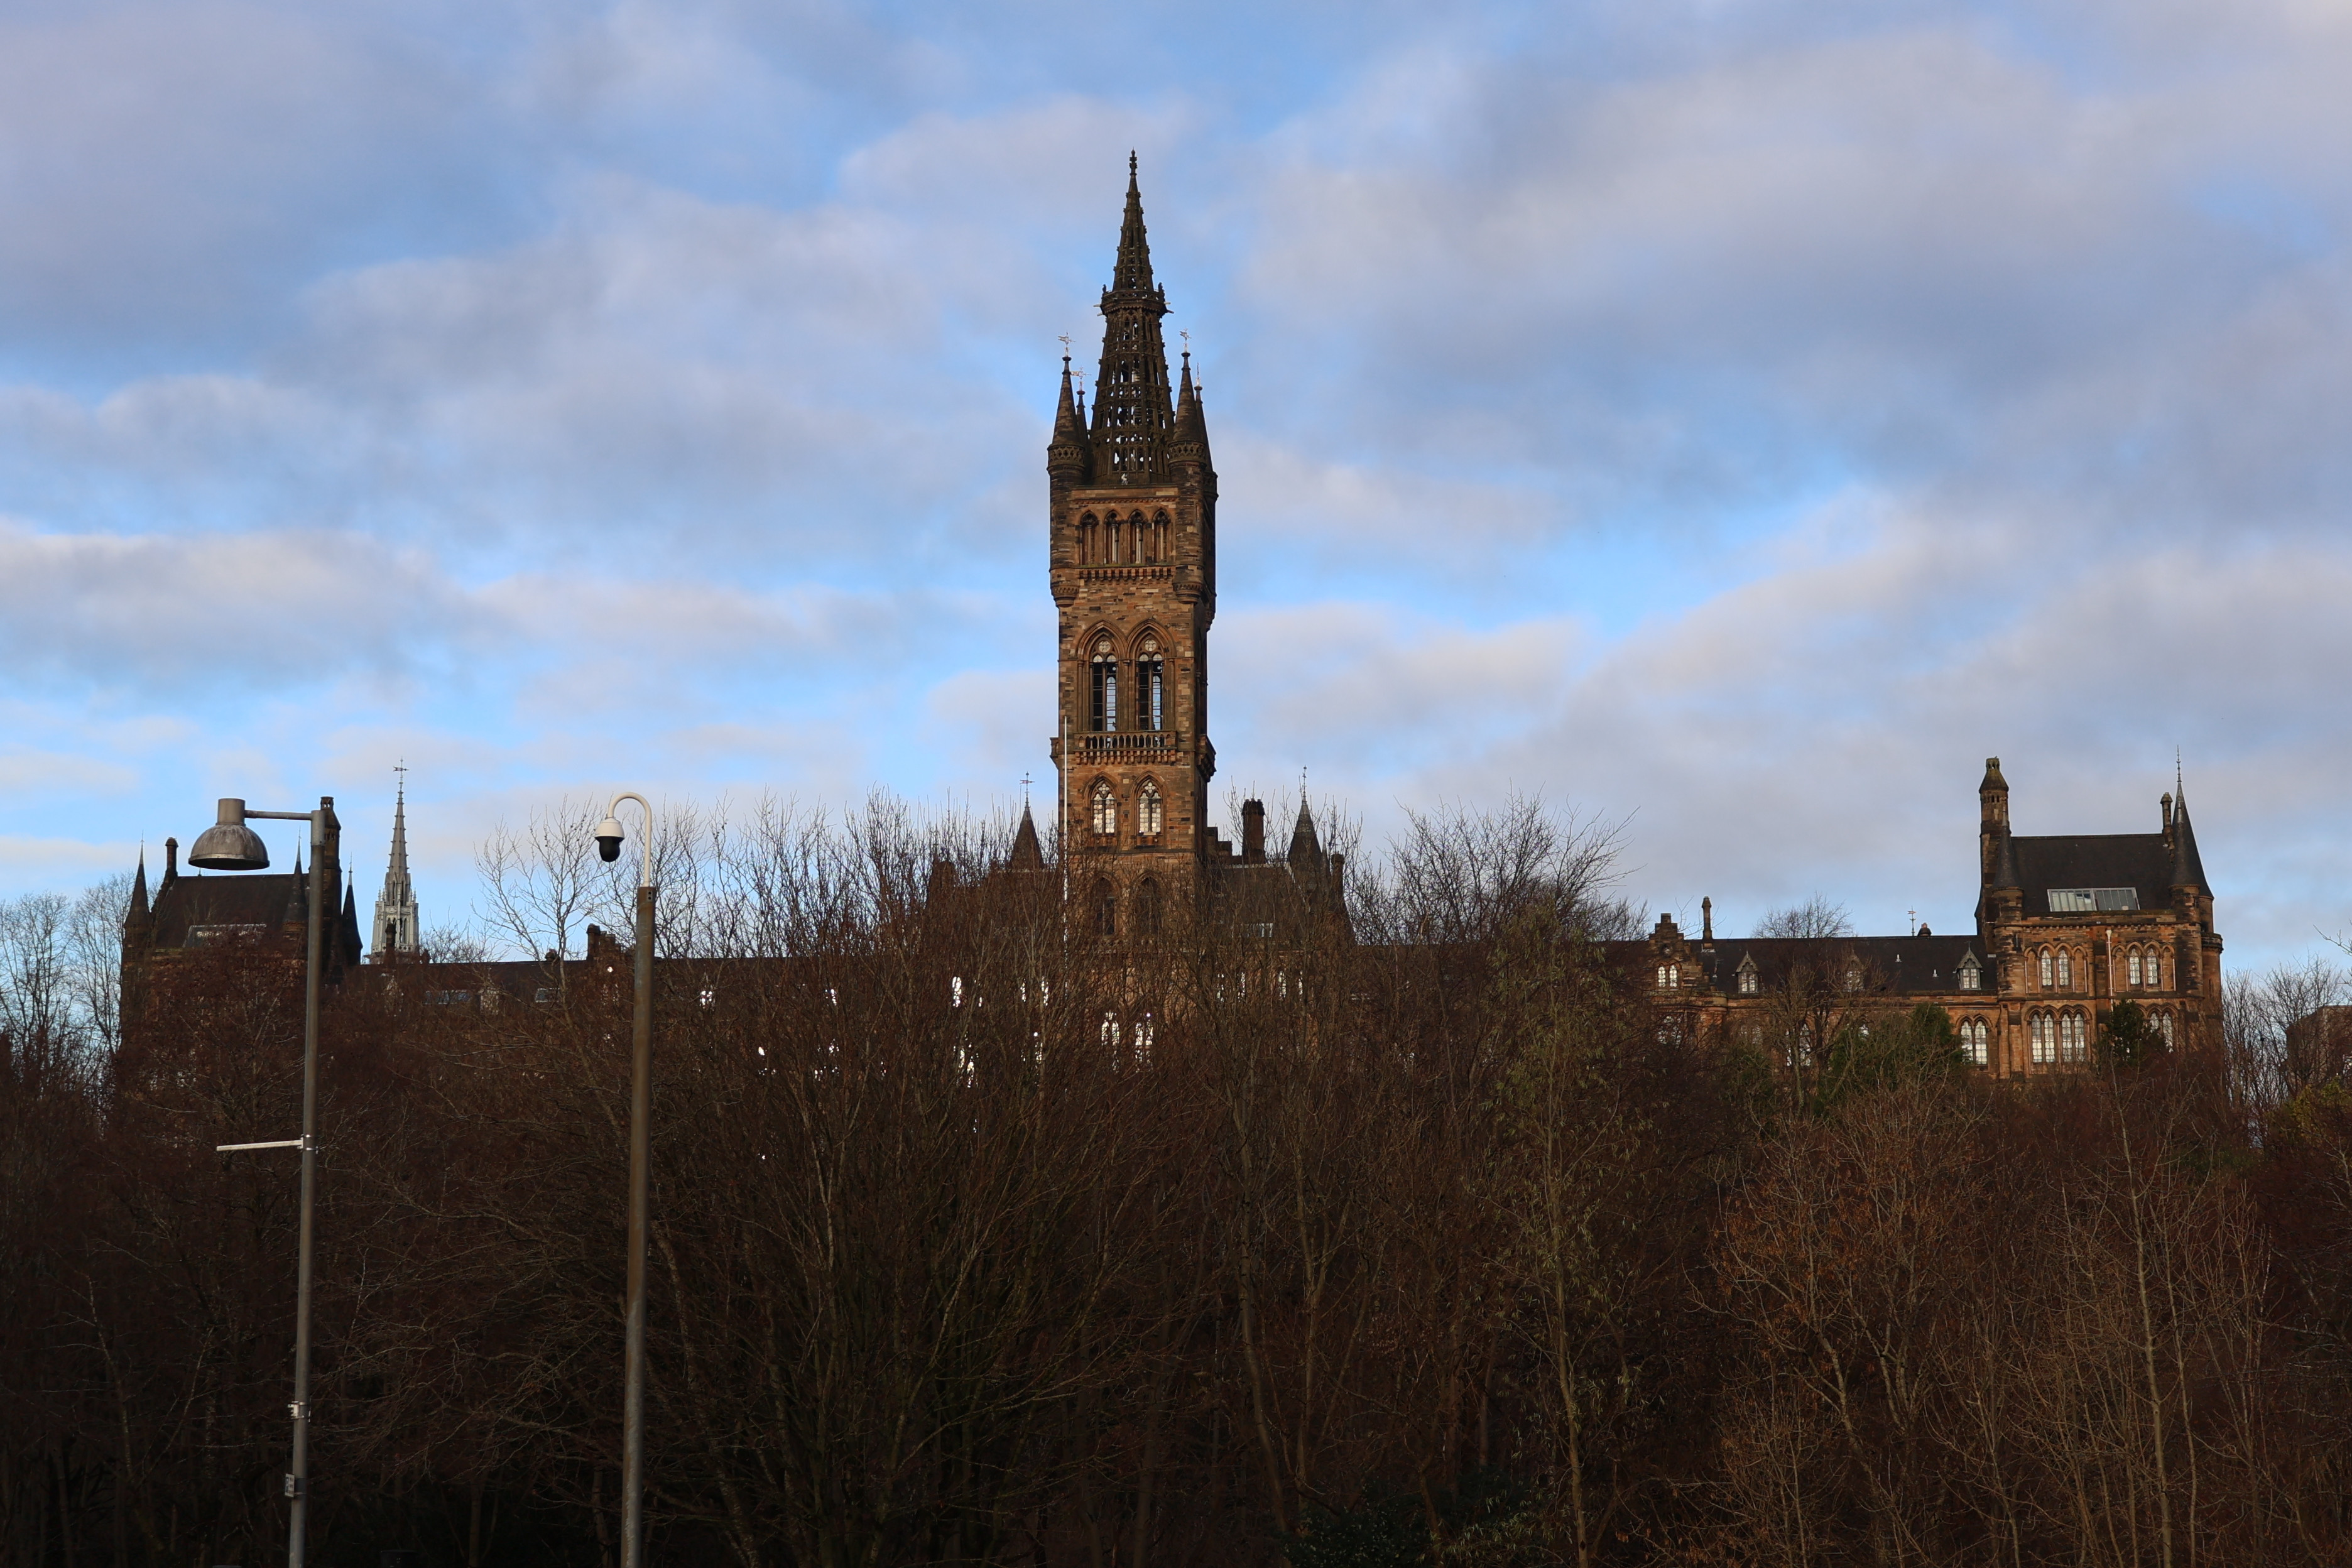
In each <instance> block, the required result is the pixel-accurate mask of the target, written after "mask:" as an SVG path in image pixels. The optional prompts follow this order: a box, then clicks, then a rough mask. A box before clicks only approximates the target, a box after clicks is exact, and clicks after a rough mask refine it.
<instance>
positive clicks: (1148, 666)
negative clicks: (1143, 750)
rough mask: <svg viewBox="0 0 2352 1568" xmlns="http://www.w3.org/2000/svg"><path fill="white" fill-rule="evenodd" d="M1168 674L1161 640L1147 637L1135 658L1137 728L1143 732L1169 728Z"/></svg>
mask: <svg viewBox="0 0 2352 1568" xmlns="http://www.w3.org/2000/svg"><path fill="white" fill-rule="evenodd" d="M1166 672H1167V666H1166V665H1165V664H1164V663H1163V662H1161V660H1160V639H1159V638H1158V637H1145V638H1144V639H1143V646H1142V647H1140V648H1139V649H1138V650H1137V652H1136V656H1135V727H1136V728H1137V729H1139V730H1150V731H1160V730H1165V729H1166V728H1168V699H1167V673H1166Z"/></svg>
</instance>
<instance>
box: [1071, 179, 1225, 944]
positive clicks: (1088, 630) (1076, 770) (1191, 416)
mask: <svg viewBox="0 0 2352 1568" xmlns="http://www.w3.org/2000/svg"><path fill="white" fill-rule="evenodd" d="M1167 313H1168V298H1167V294H1166V292H1165V291H1164V290H1163V289H1160V286H1159V285H1158V284H1156V283H1154V282H1153V281H1152V278H1151V250H1150V245H1149V243H1148V242H1147V240H1146V238H1145V236H1144V230H1143V197H1142V194H1141V192H1140V190H1139V188H1138V186H1137V184H1136V172H1135V158H1134V155H1133V154H1132V153H1130V154H1129V157H1128V173H1127V213H1126V216H1125V219H1124V221H1123V222H1122V223H1121V224H1120V226H1119V233H1118V261H1117V263H1116V264H1115V266H1114V268H1113V270H1112V274H1111V282H1110V287H1108V289H1104V290H1103V295H1102V314H1103V345H1102V363H1101V366H1100V368H1099V369H1098V370H1097V373H1096V375H1095V384H1094V411H1093V418H1092V421H1091V423H1089V421H1088V418H1087V406H1086V400H1085V398H1084V397H1083V396H1080V395H1075V394H1074V393H1073V391H1072V388H1071V384H1070V364H1069V360H1068V358H1067V356H1065V357H1064V359H1063V361H1062V400H1061V406H1060V408H1059V410H1058V411H1057V413H1056V415H1055V420H1054V438H1053V441H1052V444H1051V445H1049V446H1048V447H1046V449H1045V471H1046V474H1047V476H1048V478H1049V479H1050V481H1051V485H1050V500H1049V502H1048V529H1049V535H1048V537H1049V540H1050V543H1049V546H1048V555H1047V561H1048V572H1049V575H1050V578H1051V581H1052V584H1053V591H1054V603H1055V606H1056V608H1057V609H1058V610H1059V612H1060V616H1059V623H1060V629H1059V636H1060V639H1061V644H1060V656H1059V658H1058V660H1057V664H1058V668H1059V672H1060V679H1059V687H1060V709H1061V723H1060V725H1059V728H1058V732H1057V733H1056V734H1055V738H1054V745H1053V754H1054V761H1055V766H1056V767H1057V768H1058V769H1059V770H1060V773H1061V784H1062V788H1061V791H1060V797H1061V801H1062V810H1063V814H1064V815H1063V821H1062V843H1063V844H1064V845H1065V846H1066V854H1067V855H1068V859H1069V865H1070V868H1071V872H1072V879H1071V883H1070V893H1071V897H1072V898H1073V899H1074V900H1078V901H1079V903H1080V905H1081V912H1080V918H1081V919H1082V920H1083V921H1085V922H1086V923H1087V926H1088V928H1089V929H1091V930H1093V931H1096V932H1097V933H1098V934H1102V935H1108V936H1116V937H1129V936H1134V937H1148V936H1150V935H1153V934H1156V933H1157V932H1158V931H1160V930H1161V929H1163V928H1164V927H1165V926H1166V925H1168V924H1170V923H1171V922H1176V921H1187V920H1190V919H1192V917H1193V916H1194V915H1195V914H1196V913H1197V912H1198V910H1199V909H1200V905H1201V897H1202V893H1201V888H1202V875H1203V865H1204V862H1205V858H1206V857H1207V855H1208V854H1209V853H1210V843H1209V829H1208V805H1209V780H1210V778H1211V777H1212V776H1213V774H1214V773H1215V772H1216V767H1217V752H1216V748H1215V747H1213V746H1212V745H1211V744H1210V743H1209V736H1208V716H1209V623H1210V622H1211V621H1212V620H1213V619H1214V618H1215V616H1216V610H1217V475H1216V470H1215V469H1214V468H1213V467H1211V465H1210V461H1209V437H1208V431H1207V427H1206V426H1205V424H1204V422H1203V421H1202V415H1201V399H1200V395H1199V394H1198V393H1197V391H1196V390H1195V389H1194V387H1193V385H1192V356H1191V355H1190V354H1189V353H1187V354H1186V355H1185V356H1184V360H1183V366H1182V379H1181V383H1180V384H1179V385H1178V386H1177V387H1176V388H1175V389H1174V391H1173V393H1172V394H1171V390H1170V387H1169V384H1168V351H1167V348H1166V345H1165V344H1164V343H1163V342H1162V341H1161V338H1160V318H1161V317H1162V316H1165V315H1166V314H1167Z"/></svg>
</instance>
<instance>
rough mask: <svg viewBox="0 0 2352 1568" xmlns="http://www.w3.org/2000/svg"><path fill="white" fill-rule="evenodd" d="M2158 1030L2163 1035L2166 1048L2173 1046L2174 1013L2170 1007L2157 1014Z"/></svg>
mask: <svg viewBox="0 0 2352 1568" xmlns="http://www.w3.org/2000/svg"><path fill="white" fill-rule="evenodd" d="M2156 1032H2157V1033H2158V1035H2160V1036H2162V1037H2163V1039H2164V1048H2165V1049H2166V1050H2170V1049H2171V1048H2172V1013H2171V1010H2170V1009H2169V1008H2168V1009H2166V1010H2165V1011H2164V1012H2161V1013H2158V1015H2157V1016H2156Z"/></svg>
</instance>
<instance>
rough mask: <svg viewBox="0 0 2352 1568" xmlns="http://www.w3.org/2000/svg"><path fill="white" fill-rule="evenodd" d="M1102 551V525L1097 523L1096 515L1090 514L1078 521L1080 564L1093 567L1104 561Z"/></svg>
mask: <svg viewBox="0 0 2352 1568" xmlns="http://www.w3.org/2000/svg"><path fill="white" fill-rule="evenodd" d="M1101 550H1102V525H1101V524H1100V523H1098V522H1097V521H1095V514H1094V513H1092V512H1088V513H1087V515H1086V516H1084V517H1082V518H1080V519H1078V563H1079V564H1081V565H1084V566H1091V565H1093V564H1094V563H1096V562H1097V561H1099V560H1101V559H1102V555H1101V553H1100V552H1101Z"/></svg>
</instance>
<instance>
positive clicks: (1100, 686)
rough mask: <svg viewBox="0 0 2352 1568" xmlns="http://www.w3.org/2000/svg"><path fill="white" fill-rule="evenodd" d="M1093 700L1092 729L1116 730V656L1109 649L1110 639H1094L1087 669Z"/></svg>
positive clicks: (1115, 653)
mask: <svg viewBox="0 0 2352 1568" xmlns="http://www.w3.org/2000/svg"><path fill="white" fill-rule="evenodd" d="M1088 670H1089V675H1088V679H1090V681H1091V683H1092V686H1093V694H1094V700H1093V704H1092V709H1091V712H1092V715H1093V721H1094V728H1095V729H1096V730H1097V731H1106V732H1108V731H1116V730H1117V729H1118V653H1117V652H1116V651H1115V650H1114V649H1113V648H1112V647H1111V644H1110V638H1108V637H1097V638H1096V639H1095V652H1094V658H1093V661H1092V662H1091V664H1090V665H1089V667H1088Z"/></svg>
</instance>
